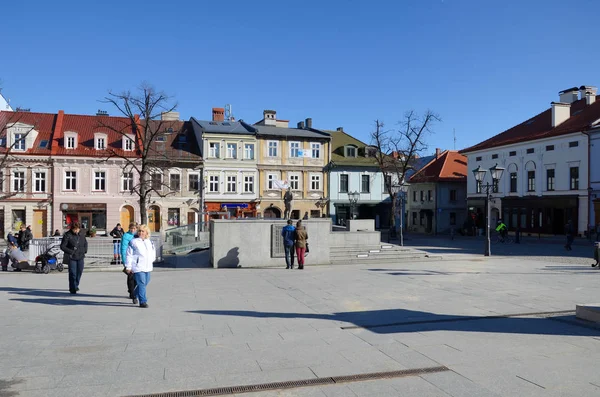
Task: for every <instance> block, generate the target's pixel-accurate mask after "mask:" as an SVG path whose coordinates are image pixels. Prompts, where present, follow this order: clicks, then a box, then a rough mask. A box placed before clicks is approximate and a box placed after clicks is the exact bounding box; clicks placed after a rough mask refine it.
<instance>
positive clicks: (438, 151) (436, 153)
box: [435, 147, 442, 159]
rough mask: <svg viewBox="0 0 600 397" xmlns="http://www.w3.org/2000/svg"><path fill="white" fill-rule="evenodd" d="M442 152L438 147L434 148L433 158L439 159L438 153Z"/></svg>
mask: <svg viewBox="0 0 600 397" xmlns="http://www.w3.org/2000/svg"><path fill="white" fill-rule="evenodd" d="M441 153H442V150H441V149H440V148H439V147H438V148H435V158H436V159H439V158H440V154H441Z"/></svg>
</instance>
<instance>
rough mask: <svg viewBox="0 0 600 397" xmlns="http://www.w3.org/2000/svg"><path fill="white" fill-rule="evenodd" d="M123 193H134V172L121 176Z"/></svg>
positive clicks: (124, 173)
mask: <svg viewBox="0 0 600 397" xmlns="http://www.w3.org/2000/svg"><path fill="white" fill-rule="evenodd" d="M121 191H123V192H131V191H133V172H123V175H122V176H121Z"/></svg>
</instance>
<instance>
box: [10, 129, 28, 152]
mask: <svg viewBox="0 0 600 397" xmlns="http://www.w3.org/2000/svg"><path fill="white" fill-rule="evenodd" d="M14 137H15V143H14V145H13V150H25V138H26V134H20V133H15V135H14Z"/></svg>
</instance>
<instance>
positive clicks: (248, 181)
mask: <svg viewBox="0 0 600 397" xmlns="http://www.w3.org/2000/svg"><path fill="white" fill-rule="evenodd" d="M244 193H254V176H253V175H245V176H244Z"/></svg>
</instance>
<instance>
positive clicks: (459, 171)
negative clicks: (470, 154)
mask: <svg viewBox="0 0 600 397" xmlns="http://www.w3.org/2000/svg"><path fill="white" fill-rule="evenodd" d="M466 180H467V157H466V156H463V155H462V154H460V153H459V152H457V151H455V150H446V151H444V152H442V153H441V154H440V156H439V157H438V158H435V157H434V158H433V160H431V161H430V162H429V163H428V164H427V165H426V166H425V167H423V168H421V169H420V170H419V171H418V172H417V173H416V174H414V175H413V176H412V177H411V178H410V179H409V182H410V183H419V182H461V181H466Z"/></svg>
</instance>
